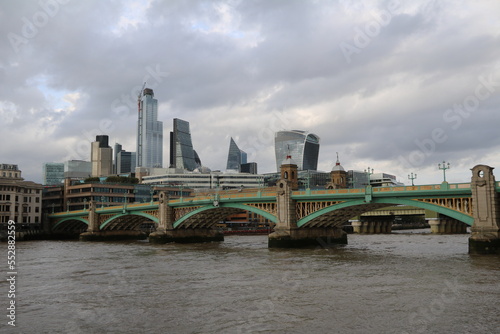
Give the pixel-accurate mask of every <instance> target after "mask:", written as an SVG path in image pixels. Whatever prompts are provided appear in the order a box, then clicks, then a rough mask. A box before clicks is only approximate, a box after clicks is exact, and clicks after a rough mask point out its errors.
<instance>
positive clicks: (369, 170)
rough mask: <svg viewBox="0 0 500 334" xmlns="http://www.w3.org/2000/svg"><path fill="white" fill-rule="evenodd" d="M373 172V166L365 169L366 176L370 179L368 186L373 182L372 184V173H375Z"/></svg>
mask: <svg viewBox="0 0 500 334" xmlns="http://www.w3.org/2000/svg"><path fill="white" fill-rule="evenodd" d="M373 172H374V169H373V168H371V169H370V167H368V169H365V173H366V177H367V179H368V183H367V186H369V185H371V184H370V175H372V174H373Z"/></svg>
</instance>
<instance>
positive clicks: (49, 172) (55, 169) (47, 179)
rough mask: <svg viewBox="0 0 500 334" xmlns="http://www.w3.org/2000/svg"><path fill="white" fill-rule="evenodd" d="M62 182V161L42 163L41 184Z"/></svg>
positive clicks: (59, 183) (58, 183)
mask: <svg viewBox="0 0 500 334" xmlns="http://www.w3.org/2000/svg"><path fill="white" fill-rule="evenodd" d="M63 182H64V163H63V162H46V163H44V164H43V184H44V185H61V184H63Z"/></svg>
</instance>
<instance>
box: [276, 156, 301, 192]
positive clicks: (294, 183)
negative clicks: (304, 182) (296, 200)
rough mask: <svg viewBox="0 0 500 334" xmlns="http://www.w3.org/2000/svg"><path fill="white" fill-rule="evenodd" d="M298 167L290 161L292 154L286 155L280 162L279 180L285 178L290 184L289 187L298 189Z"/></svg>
mask: <svg viewBox="0 0 500 334" xmlns="http://www.w3.org/2000/svg"><path fill="white" fill-rule="evenodd" d="M297 170H298V167H297V165H296V164H295V163H294V162H293V161H292V156H290V155H287V156H286V159H285V160H284V161H283V162H282V163H281V167H280V171H281V180H285V181H287V182H288V184H289V185H290V189H292V190H297V189H299V175H298V172H297Z"/></svg>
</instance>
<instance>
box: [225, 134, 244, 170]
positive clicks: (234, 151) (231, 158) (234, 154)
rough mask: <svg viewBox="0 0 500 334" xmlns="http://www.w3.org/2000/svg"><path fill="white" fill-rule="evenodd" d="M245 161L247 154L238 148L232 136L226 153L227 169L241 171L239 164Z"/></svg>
mask: <svg viewBox="0 0 500 334" xmlns="http://www.w3.org/2000/svg"><path fill="white" fill-rule="evenodd" d="M246 163H247V154H246V153H245V152H244V151H242V150H240V148H239V147H238V145H236V142H235V141H234V139H233V138H231V142H230V143H229V153H228V155H227V165H226V169H227V170H236V171H238V172H240V171H241V165H242V164H246Z"/></svg>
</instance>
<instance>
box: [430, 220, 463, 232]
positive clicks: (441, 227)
mask: <svg viewBox="0 0 500 334" xmlns="http://www.w3.org/2000/svg"><path fill="white" fill-rule="evenodd" d="M427 223H429V226H430V227H431V233H434V234H462V233H467V224H465V223H462V222H461V221H459V220H456V219H453V218H444V217H441V218H428V219H427Z"/></svg>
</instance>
